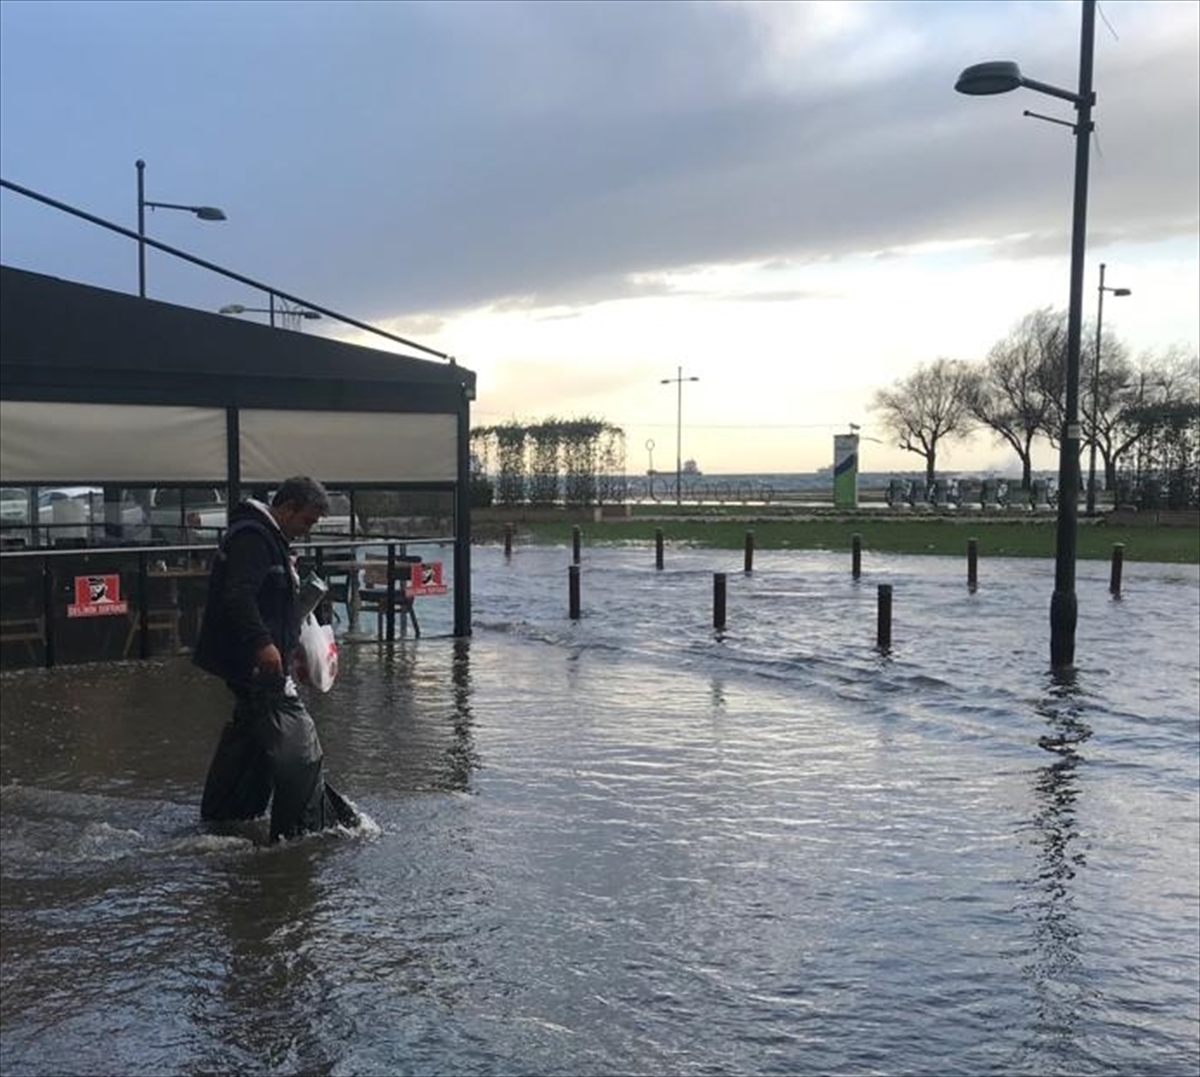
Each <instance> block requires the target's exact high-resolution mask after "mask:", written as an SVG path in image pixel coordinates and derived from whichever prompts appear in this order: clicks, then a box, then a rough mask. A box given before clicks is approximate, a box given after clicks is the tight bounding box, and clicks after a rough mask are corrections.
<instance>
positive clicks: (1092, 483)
mask: <svg viewBox="0 0 1200 1077" xmlns="http://www.w3.org/2000/svg"><path fill="white" fill-rule="evenodd" d="M1103 318H1104V263H1103V262H1101V263H1100V297H1099V299H1098V300H1097V301H1096V354H1095V355H1094V356H1093V357H1092V448H1091V452H1090V453H1089V459H1088V487H1087V514H1088V515H1089V516H1095V515H1096V436H1097V433H1098V427H1097V420H1098V419H1099V418H1100V322H1101V321H1102V320H1103Z"/></svg>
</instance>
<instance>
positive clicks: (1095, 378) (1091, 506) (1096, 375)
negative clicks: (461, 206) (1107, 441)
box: [1087, 262, 1133, 516]
mask: <svg viewBox="0 0 1200 1077" xmlns="http://www.w3.org/2000/svg"><path fill="white" fill-rule="evenodd" d="M1098 291H1099V299H1098V300H1097V302H1096V354H1095V355H1094V356H1093V358H1092V449H1091V453H1090V459H1089V461H1088V488H1087V514H1088V515H1089V516H1095V515H1096V441H1097V440H1098V435H1099V431H1100V425H1099V419H1100V323H1101V321H1103V319H1104V293H1105V292H1112V294H1113V295H1116V296H1120V295H1133V292H1131V291H1130V290H1129V289H1128V288H1108V287H1105V284H1104V263H1103V262H1101V263H1100V287H1099V289H1098Z"/></svg>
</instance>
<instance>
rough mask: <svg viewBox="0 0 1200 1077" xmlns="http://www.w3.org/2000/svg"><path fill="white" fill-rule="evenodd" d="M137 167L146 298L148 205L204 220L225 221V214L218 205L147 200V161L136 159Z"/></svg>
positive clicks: (140, 287)
mask: <svg viewBox="0 0 1200 1077" xmlns="http://www.w3.org/2000/svg"><path fill="white" fill-rule="evenodd" d="M134 164H135V166H136V167H137V224H138V295H139V296H141V297H142V298H143V299H145V298H146V207H147V206H149V207H150V208H151V209H182V210H184V211H185V212H187V213H194V214H195V215H196V216H197V217H199V218H200V220H202V221H223V220H225V214H224V212H223V211H222V210H219V209H217V207H216V206H181V205H179V204H178V203H176V202H147V201H146V162H145V161H141V160H139V161H135V162H134Z"/></svg>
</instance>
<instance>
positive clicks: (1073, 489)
mask: <svg viewBox="0 0 1200 1077" xmlns="http://www.w3.org/2000/svg"><path fill="white" fill-rule="evenodd" d="M1095 29H1096V0H1083V16H1082V19H1081V27H1080V35H1079V90H1078V92H1072V91H1071V90H1064V89H1061V88H1060V87H1058V86H1051V85H1049V84H1048V83H1045V82H1037V81H1035V80H1034V79H1030V78H1026V77H1025V76H1024V75H1022V74H1021V69H1020V68H1019V67H1018V66H1017V65H1016V64H1015V63H1013V62H1012V61H1008V60H1006V61H999V62H995V61H993V62H991V63H983V64H975V65H974V66H972V67H968V68H967V69H966V70H965V71H963V73H962V74H961V75H959V76H958V81H957V82H956V83H955V84H954V88H955V89H956V90H957V91H958V92H959V93H965V94H997V93H1007V92H1008V91H1009V90H1015V89H1017V87H1019V86H1024V87H1025V88H1026V89H1029V90H1036V91H1037V92H1038V93H1044V94H1049V95H1050V96H1051V97H1058V98H1061V99H1062V100H1064V101H1070V102H1071V103H1072V104H1073V105H1074V106H1075V111H1076V122H1075V123H1073V124H1070V123H1066V121H1064V120H1053V118H1052V117H1048V116H1038V117H1037V118H1038V119H1051V120H1052V122H1054V123H1061V124H1064V126H1067V127H1070V128H1071V129H1072V130H1073V132H1074V134H1075V200H1074V212H1073V216H1072V223H1071V302H1070V307H1069V308H1068V312H1067V379H1066V381H1067V384H1066V401H1065V404H1066V406H1065V409H1064V414H1063V429H1062V435H1061V438H1060V442H1059V456H1058V531H1057V537H1056V540H1055V562H1054V594H1053V595H1052V596H1051V598H1050V664H1051V666H1052V667H1053V668H1055V669H1062V668H1064V667H1068V666H1071V665H1073V664H1074V662H1075V625H1076V622H1077V621H1078V619H1079V604H1078V600H1077V599H1076V597H1075V544H1076V537H1077V531H1078V526H1079V343H1080V337H1081V334H1082V327H1083V261H1084V250H1085V247H1086V245H1087V186H1088V157H1089V148H1090V140H1091V136H1092V106H1093V105H1094V104H1095V103H1096V95H1095V93H1094V92H1093V90H1092V56H1093V52H1094V48H1095ZM1026 115H1034V116H1037V114H1036V113H1028V112H1027V113H1026Z"/></svg>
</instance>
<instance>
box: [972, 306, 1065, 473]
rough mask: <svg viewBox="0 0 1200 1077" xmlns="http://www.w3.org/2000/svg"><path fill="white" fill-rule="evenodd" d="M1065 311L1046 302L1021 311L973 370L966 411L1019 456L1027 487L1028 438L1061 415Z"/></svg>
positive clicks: (1030, 468) (1047, 431) (1030, 463)
mask: <svg viewBox="0 0 1200 1077" xmlns="http://www.w3.org/2000/svg"><path fill="white" fill-rule="evenodd" d="M1066 349H1067V316H1066V314H1065V313H1064V312H1062V311H1055V310H1052V309H1051V308H1049V307H1043V308H1042V309H1040V310H1035V311H1032V312H1031V313H1029V314H1026V315H1025V317H1024V318H1022V319H1021V320H1020V321H1019V322H1018V323H1017V324H1016V326H1014V327H1013V330H1012V332H1011V333H1009V335H1008V336H1007V337H1005V338H1004V339H1003V340H999V341H997V342H996V343H995V344H994V345H992V348H991V351H989V352H988V356H987V359H985V360H984V362H983V364H982V366H981V367H980V368H979V369H978V370H977V371H976V373H975V380H974V382H973V384H972V390H971V393H970V397H969V406H970V411H971V414H972V415H973V416H974V418H975V419H977V420H978V421H979V422H980V423H982V424H983V425H984V426H986V427H988V428H990V429H991V431H992V433H993V434H995V435H996V437H997V438H998V439H999V440H1002V441H1005V442H1007V443H1008V444H1009V445H1010V446H1011V447H1012V449H1013V451H1014V452H1015V453H1016V454H1017V458H1018V459H1019V460H1020V461H1021V487H1022V489H1025V490H1028V489H1029V487H1030V483H1031V480H1032V477H1033V475H1032V471H1033V461H1032V452H1033V443H1034V441H1035V440H1036V439H1037V438H1038V437H1039V436H1040V435H1043V434H1045V435H1047V436H1050V437H1051V438H1052V440H1057V434H1056V433H1055V434H1051V433H1050V431H1051V430H1052V429H1053V426H1054V423H1055V422H1056V421H1057V417H1058V416H1059V415H1060V414H1061V406H1060V404H1059V391H1058V390H1059V388H1060V386H1061V384H1062V382H1063V380H1064V379H1065V370H1066Z"/></svg>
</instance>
